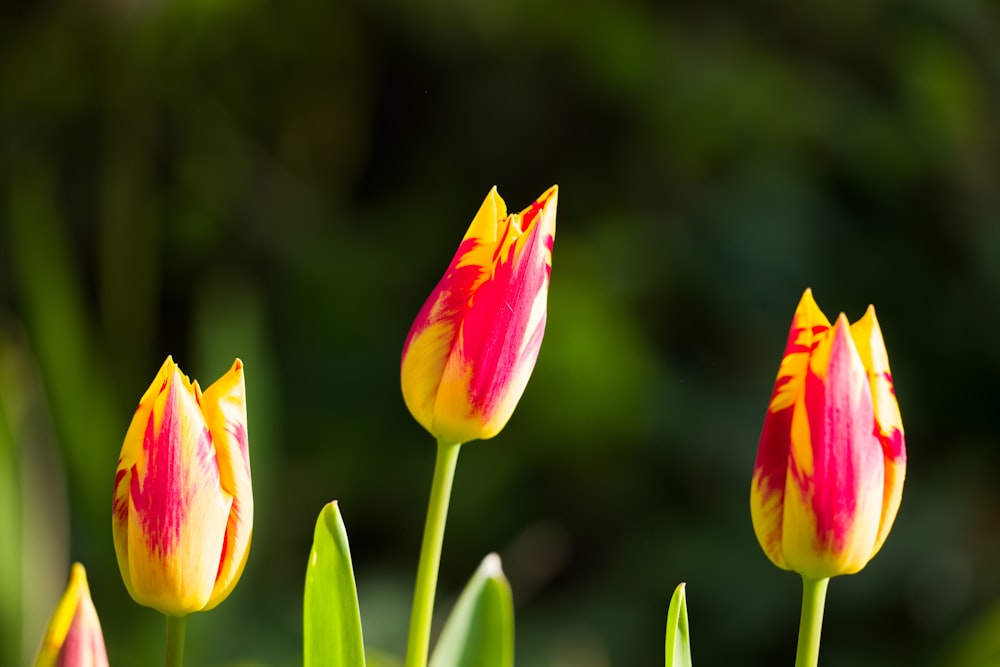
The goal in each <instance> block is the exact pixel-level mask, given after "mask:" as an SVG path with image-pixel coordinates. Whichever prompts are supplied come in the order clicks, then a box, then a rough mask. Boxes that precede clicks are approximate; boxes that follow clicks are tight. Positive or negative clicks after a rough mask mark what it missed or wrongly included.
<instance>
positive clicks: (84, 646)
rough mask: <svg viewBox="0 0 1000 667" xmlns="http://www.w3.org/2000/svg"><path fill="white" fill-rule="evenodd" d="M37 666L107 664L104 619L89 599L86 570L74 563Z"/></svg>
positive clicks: (95, 666)
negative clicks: (102, 631)
mask: <svg viewBox="0 0 1000 667" xmlns="http://www.w3.org/2000/svg"><path fill="white" fill-rule="evenodd" d="M35 667H108V654H107V652H106V651H105V650H104V635H102V634H101V621H100V620H99V619H98V618H97V610H96V609H95V608H94V603H93V601H92V600H91V599H90V587H89V586H87V572H86V571H85V570H84V569H83V565H80V564H79V563H74V564H73V567H72V569H71V570H70V575H69V585H67V586H66V592H65V593H63V596H62V599H61V600H59V604H58V605H57V606H56V610H55V612H53V614H52V620H50V621H49V628H48V630H46V632H45V639H43V640H42V648H41V651H39V653H38V659H37V660H36V661H35Z"/></svg>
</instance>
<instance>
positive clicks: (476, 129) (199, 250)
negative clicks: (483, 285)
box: [0, 0, 1000, 667]
mask: <svg viewBox="0 0 1000 667" xmlns="http://www.w3.org/2000/svg"><path fill="white" fill-rule="evenodd" d="M998 118H1000V10H997V9H996V8H995V5H993V4H991V3H987V2H980V3H976V2H971V1H965V0H958V1H956V2H949V1H945V0H916V1H913V0H906V1H905V2H904V1H903V0H883V1H874V2H862V3H834V2H819V3H792V2H782V1H781V0H771V1H768V2H762V3H749V4H748V3H739V2H732V3H724V2H709V3H707V4H706V3H680V4H672V5H671V4H666V3H661V2H655V1H654V0H646V1H645V2H643V1H641V0H623V1H622V2H600V1H598V0H576V1H574V2H570V1H569V0H539V1H537V2H533V1H529V0H512V1H511V2H505V3H499V2H498V3H490V2H472V1H470V0H465V1H458V2H445V1H443V0H442V1H437V2H427V3H419V2H416V3H415V2H406V1H404V0H374V1H372V2H361V1H360V0H344V1H334V2H320V1H318V0H312V1H310V0H291V1H288V2H281V1H277V0H272V1H268V0H81V1H78V2H69V1H63V2H58V1H56V2H52V1H50V2H44V1H42V2H26V1H25V0H20V1H18V0H15V1H14V2H8V3H3V4H0V503H2V504H0V664H3V665H8V664H18V663H20V664H24V663H25V662H27V660H28V658H30V656H31V655H33V653H34V650H35V647H36V646H37V642H38V641H39V639H40V637H41V633H42V632H43V630H44V624H45V622H46V620H47V616H48V614H49V613H50V612H51V610H52V608H53V606H54V604H55V601H56V599H57V598H58V595H59V592H60V591H61V590H62V588H63V586H64V585H65V581H66V577H67V576H68V573H69V569H68V568H69V563H70V562H71V559H72V560H79V561H81V562H83V563H84V564H85V566H86V568H87V572H88V576H89V580H90V586H91V592H92V596H93V599H94V602H95V604H96V606H97V609H98V612H99V614H100V617H101V621H102V624H103V627H104V629H105V635H106V642H107V647H108V653H109V658H110V660H111V662H112V664H114V665H121V666H123V667H129V666H132V665H149V664H157V663H158V662H159V661H160V656H161V655H162V650H163V631H162V621H161V619H160V618H159V617H158V615H157V614H156V613H155V612H153V611H151V610H148V609H145V608H141V607H138V606H137V605H135V603H133V602H132V600H131V599H130V598H129V596H128V594H127V592H126V591H125V588H124V586H123V584H122V583H121V580H120V577H119V574H118V570H117V565H116V563H115V556H114V549H113V547H112V540H111V526H110V524H111V519H110V511H111V494H112V485H113V478H114V473H115V467H116V462H117V456H118V452H119V449H120V447H121V440H122V438H123V437H124V434H125V430H126V428H127V426H128V423H129V420H130V419H131V416H132V412H133V410H134V408H135V405H136V403H137V402H138V400H139V397H140V396H141V395H142V393H143V391H144V390H145V389H146V387H147V385H148V384H149V382H150V381H151V380H152V378H153V376H154V375H155V373H156V370H157V369H158V368H159V366H160V364H161V363H162V362H163V359H164V358H165V357H166V355H167V354H173V355H174V358H175V359H176V360H177V362H178V363H179V364H181V365H182V366H183V368H184V369H185V371H187V372H188V373H189V374H190V375H191V377H193V378H198V379H199V380H201V381H202V383H203V384H208V383H210V382H211V381H212V380H213V379H215V378H216V377H218V376H219V375H221V374H222V373H223V372H225V370H226V369H227V368H228V367H229V366H230V365H231V364H232V361H233V358H234V357H236V356H239V357H241V358H242V359H243V361H244V362H245V364H246V385H247V393H248V402H249V421H250V426H249V429H250V447H251V460H252V465H253V474H254V493H255V499H256V507H257V520H256V525H255V535H254V543H253V547H252V549H251V552H250V558H249V562H248V564H247V567H246V571H245V573H244V576H243V579H242V581H241V582H240V584H239V585H238V586H237V588H236V590H235V592H234V593H233V594H232V596H230V598H229V599H228V600H227V601H226V602H225V603H223V604H222V605H221V606H219V607H218V608H217V609H215V610H213V611H212V612H210V613H207V614H200V615H196V616H194V617H192V618H191V619H190V622H189V624H188V630H187V649H186V656H187V657H188V662H189V664H191V665H224V666H225V665H228V666H230V667H232V666H235V665H254V666H260V667H263V666H267V667H285V666H291V665H298V664H301V659H302V657H301V656H302V654H301V651H302V649H301V640H302V623H301V621H302V588H303V583H304V578H305V570H306V563H307V558H308V555H309V548H310V544H311V540H312V533H313V526H314V521H315V518H316V516H317V514H318V512H319V511H320V509H321V508H322V507H323V506H324V505H325V504H326V503H327V502H328V501H330V500H332V499H337V500H339V502H340V508H341V511H342V513H343V518H344V521H345V523H346V526H347V531H348V534H349V536H350V543H351V549H352V556H353V561H354V568H355V572H356V574H357V579H358V596H359V600H360V606H361V616H362V621H363V624H364V636H365V640H366V642H367V643H368V645H369V648H370V649H372V650H373V654H374V653H376V652H378V653H382V654H387V655H390V656H392V655H396V656H397V657H398V656H399V655H400V654H401V653H402V650H403V646H404V645H405V633H406V628H407V618H408V613H409V604H410V599H409V598H410V595H411V593H412V586H413V578H414V575H415V571H416V562H417V554H418V550H419V545H420V531H421V527H422V525H423V516H424V511H425V508H426V501H427V494H428V491H429V488H430V474H431V470H432V465H433V459H434V447H435V444H434V441H433V439H432V438H431V437H430V436H429V435H428V434H427V433H425V432H423V431H422V429H421V428H420V427H419V426H418V425H417V424H416V423H415V422H414V421H413V420H412V419H411V417H410V416H409V414H408V413H407V411H406V408H405V406H404V404H403V401H402V398H401V396H400V390H399V378H398V368H399V366H398V364H399V355H400V351H401V346H402V343H403V340H404V338H405V336H406V333H407V330H408V328H409V326H410V323H411V321H412V318H413V317H414V316H415V315H416V313H417V311H418V310H419V308H420V306H421V304H422V302H423V299H424V298H425V297H426V295H427V294H428V293H429V291H430V290H431V288H432V287H433V286H434V284H435V283H436V282H437V280H438V278H439V277H440V275H441V272H442V271H443V270H444V269H445V267H446V266H447V263H448V261H449V259H450V258H451V255H452V254H453V252H454V251H455V248H456V247H457V244H458V242H459V240H460V239H461V237H462V234H463V233H464V231H465V228H466V226H467V225H468V223H469V221H470V220H471V218H472V216H473V215H474V214H475V212H476V210H477V208H478V206H479V204H480V203H481V201H482V199H483V197H485V195H486V194H487V192H488V191H489V189H490V187H491V186H493V185H497V186H498V187H499V190H500V193H501V195H502V196H503V197H504V198H505V199H506V201H507V204H508V206H509V208H510V209H511V210H520V209H521V208H523V207H524V206H526V205H527V204H528V203H529V202H530V201H531V200H532V199H534V198H535V197H536V196H538V195H539V194H541V193H542V192H543V191H544V190H545V189H546V188H547V187H549V186H550V185H552V184H558V185H559V186H560V204H559V211H558V233H557V237H556V244H555V250H554V266H553V273H552V284H551V291H550V295H549V303H550V310H549V321H548V330H547V332H546V338H545V342H544V344H543V346H542V350H541V354H540V357H539V361H538V365H537V367H536V370H535V374H534V377H533V378H532V380H531V382H530V383H529V385H528V389H527V391H526V393H525V395H524V398H523V399H522V401H521V404H520V405H519V407H518V409H517V411H516V412H515V414H514V417H513V418H512V420H511V421H510V423H509V424H508V426H507V427H506V429H505V430H504V431H503V432H502V433H501V434H500V435H499V436H498V437H497V438H496V439H494V440H493V441H490V442H486V443H471V444H469V445H468V446H466V447H465V448H464V452H463V456H462V459H461V461H460V462H459V465H458V474H457V478H456V485H455V489H454V495H453V498H452V503H451V515H450V522H449V525H448V532H447V534H446V537H445V543H444V555H443V560H442V564H441V567H442V570H441V584H440V587H439V593H438V602H439V604H438V609H439V611H440V612H442V613H441V615H440V619H441V620H442V621H443V619H444V617H445V613H446V612H447V610H448V606H449V605H450V604H451V603H452V602H453V601H454V599H455V597H456V596H457V595H458V593H459V592H460V591H461V589H462V587H463V585H464V583H465V581H466V579H467V577H468V573H469V572H472V571H474V570H475V568H476V566H477V564H478V563H479V562H480V560H481V559H482V558H483V556H484V555H485V554H487V553H489V552H491V551H496V552H498V553H499V554H500V555H501V557H502V559H503V563H504V570H505V572H506V574H507V576H508V578H509V579H510V582H511V586H512V588H513V592H514V601H515V605H516V628H517V636H516V664H517V665H518V666H519V667H607V666H609V665H615V666H616V667H631V666H632V665H636V666H639V665H655V664H660V663H661V662H662V661H663V629H664V622H665V619H666V614H667V606H668V603H669V600H670V596H671V592H672V591H673V590H674V588H675V587H676V585H677V584H678V583H679V582H680V581H685V582H687V591H686V598H687V603H688V612H689V615H690V623H691V641H692V644H691V650H692V654H693V656H694V659H695V661H696V664H698V665H706V666H707V665H747V666H750V667H753V666H755V665H790V664H791V663H792V661H793V658H794V651H795V636H796V628H797V618H798V606H799V578H798V577H797V576H795V575H794V574H792V573H788V572H782V571H779V570H777V569H775V568H774V567H773V566H772V565H771V564H770V563H769V562H768V560H767V558H766V557H765V556H764V554H763V553H762V551H761V550H760V547H759V546H758V545H757V542H756V540H755V538H754V534H753V530H752V527H751V524H750V514H749V507H748V497H749V485H750V477H751V472H752V466H753V461H754V455H755V453H756V446H757V437H758V435H759V429H760V426H761V423H762V420H763V415H764V410H765V408H766V405H767V400H768V397H769V395H770V392H771V389H772V383H773V380H774V376H775V373H776V371H777V368H778V363H779V361H780V357H781V353H782V350H783V347H784V343H785V338H786V336H787V331H788V325H789V323H790V321H791V317H792V313H793V311H794V308H795V304H796V303H797V302H798V299H799V297H800V296H801V294H802V291H803V290H804V289H805V288H806V287H812V288H813V290H814V292H815V294H816V297H817V299H818V300H819V301H820V303H822V304H823V307H824V310H826V311H827V312H828V313H830V314H831V315H835V314H836V312H837V311H838V310H844V311H846V313H847V315H848V317H849V318H851V319H856V318H857V317H858V316H860V315H861V314H862V313H863V312H864V309H865V307H866V306H867V305H868V304H869V303H874V304H875V306H876V309H877V312H878V317H879V321H880V324H881V327H882V331H883V334H884V336H885V340H886V344H887V346H888V350H889V358H890V363H891V365H892V369H893V373H894V376H895V381H896V391H897V395H898V399H899V404H900V408H901V410H902V413H903V420H904V424H905V426H906V430H907V434H908V436H909V437H908V442H907V444H908V448H909V470H908V478H907V481H906V487H905V490H904V494H903V502H902V507H901V510H900V513H899V517H898V519H897V521H896V526H895V528H894V529H893V532H892V534H891V535H890V536H889V539H888V541H887V543H886V545H885V547H884V548H883V550H882V552H881V553H879V554H878V555H877V556H876V557H875V559H874V560H873V561H872V562H871V563H870V564H869V565H868V566H867V567H866V568H865V570H863V571H862V572H861V573H859V574H857V575H854V576H851V577H843V578H837V579H834V580H833V582H832V583H831V586H830V591H829V596H828V601H827V608H826V617H825V624H824V631H823V645H822V651H821V664H822V665H823V666H824V667H846V666H851V667H868V666H876V665H878V666H880V667H881V666H890V667H893V666H907V667H909V666H911V665H916V666H922V665H927V666H934V667H937V666H942V665H943V666H945V667H947V666H949V665H955V666H956V667H959V666H960V667H981V666H982V665H986V664H995V663H990V662H989V660H990V657H989V656H993V657H994V658H995V656H996V655H997V652H998V651H1000V648H998V646H997V644H998V643H1000V641H998V640H997V636H998V635H997V633H996V632H995V631H991V630H990V628H995V627H996V619H997V618H998V614H1000V485H998V484H996V482H995V480H996V479H997V477H998V476H1000V426H998V421H997V414H998V413H997V402H998V400H1000V392H998V391H997V389H996V387H997V383H998V379H1000V345H998V344H997V340H998V333H997V332H998V331H1000V131H998V122H997V119H998ZM991 642H992V645H990V643H991ZM18 654H20V655H21V656H22V657H21V658H20V659H18V658H17V655H18ZM952 655H954V656H955V657H954V658H953V657H952ZM959 656H961V657H959ZM983 656H986V657H983Z"/></svg>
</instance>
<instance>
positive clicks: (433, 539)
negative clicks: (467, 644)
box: [406, 440, 461, 667]
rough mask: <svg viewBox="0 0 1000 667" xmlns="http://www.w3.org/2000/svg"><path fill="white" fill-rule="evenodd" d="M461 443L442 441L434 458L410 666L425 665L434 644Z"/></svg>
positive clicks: (409, 643)
mask: <svg viewBox="0 0 1000 667" xmlns="http://www.w3.org/2000/svg"><path fill="white" fill-rule="evenodd" d="M460 447H461V445H454V444H449V443H445V442H442V441H440V440H439V441H438V446H437V457H436V458H435V460H434V481H433V482H432V483H431V498H430V502H429V503H428V504H427V522H426V523H425V524H424V540H423V543H422V544H421V545H420V564H419V565H418V566H417V585H416V589H415V590H414V591H413V612H412V614H411V615H410V636H409V639H408V640H407V643H406V667H425V666H426V665H427V655H428V653H429V652H430V644H431V617H432V615H433V613H434V592H435V589H436V588H437V578H438V567H439V565H440V564H441V545H442V543H443V542H444V525H445V522H446V521H447V520H448V501H449V500H450V499H451V485H452V482H453V481H454V479H455V465H456V464H457V463H458V450H459V448H460Z"/></svg>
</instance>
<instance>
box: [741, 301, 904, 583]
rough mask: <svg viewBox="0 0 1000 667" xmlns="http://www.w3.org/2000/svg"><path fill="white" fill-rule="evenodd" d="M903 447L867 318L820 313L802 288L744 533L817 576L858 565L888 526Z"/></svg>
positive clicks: (791, 566) (880, 352)
mask: <svg viewBox="0 0 1000 667" xmlns="http://www.w3.org/2000/svg"><path fill="white" fill-rule="evenodd" d="M905 471H906V448H905V445H904V438H903V423H902V420H901V419H900V415H899V406H898V405H897V403H896V397H895V393H894V391H893V384H892V375H891V374H890V372H889V359H888V356H887V355H886V351H885V343H884V342H883V340H882V332H881V331H880V330H879V326H878V321H877V320H876V319H875V310H874V308H872V307H869V308H868V311H867V312H866V313H865V315H864V317H862V318H861V319H860V320H858V321H857V322H855V323H854V324H849V323H848V321H847V317H846V316H844V315H843V314H841V315H840V316H839V317H838V318H837V321H836V322H835V323H834V325H833V326H832V327H831V325H830V322H829V320H827V318H826V316H825V315H823V313H822V312H821V311H820V309H819V307H818V306H817V305H816V302H815V301H814V300H813V296H812V292H810V291H809V290H806V292H805V294H804V295H803V296H802V300H801V301H800V302H799V306H798V308H797V309H796V311H795V317H794V319H793V321H792V328H791V332H790V333H789V336H788V343H787V346H786V348H785V356H784V358H783V359H782V361H781V366H780V368H779V369H778V378H777V381H776V382H775V386H774V392H773V394H772V395H771V402H770V405H769V406H768V409H767V416H766V418H765V420H764V428H763V432H762V433H761V437H760V447H759V449H758V450H757V461H756V465H755V467H754V474H753V483H752V486H751V492H750V509H751V515H752V518H753V526H754V531H755V532H756V534H757V539H758V540H759V541H760V544H761V546H762V547H763V548H764V552H765V553H766V554H767V556H768V558H770V559H771V561H772V562H773V563H774V564H775V565H777V566H778V567H780V568H783V569H786V570H794V571H796V572H798V573H800V574H802V575H803V576H805V577H809V578H813V579H821V578H825V577H831V576H835V575H839V574H852V573H854V572H857V571H858V570H860V569H861V568H863V567H864V566H865V564H867V563H868V561H869V560H871V558H872V557H873V556H874V555H875V554H876V553H877V552H878V550H879V549H880V548H881V547H882V544H883V543H884V542H885V539H886V537H887V536H888V534H889V529H890V528H892V523H893V520H894V519H895V517H896V511H897V510H898V509H899V502H900V498H901V497H902V493H903V478H904V476H905Z"/></svg>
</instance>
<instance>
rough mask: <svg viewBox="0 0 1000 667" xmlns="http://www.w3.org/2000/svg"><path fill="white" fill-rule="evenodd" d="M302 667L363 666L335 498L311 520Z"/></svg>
mask: <svg viewBox="0 0 1000 667" xmlns="http://www.w3.org/2000/svg"><path fill="white" fill-rule="evenodd" d="M302 639H303V647H302V648H303V651H302V652H303V665H304V667H364V665H365V651H364V641H363V638H362V633H361V613H360V610H359V608H358V593H357V588H356V586H355V583H354V568H353V566H352V564H351V550H350V546H349V545H348V543H347V529H346V528H345V526H344V521H343V518H342V517H341V516H340V508H339V506H338V505H337V501H333V502H331V503H329V504H327V505H326V506H325V507H324V508H323V509H322V511H320V513H319V518H318V519H317V520H316V531H315V533H314V536H313V546H312V550H311V551H310V552H309V565H308V567H307V568H306V586H305V596H304V600H303V615H302Z"/></svg>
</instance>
